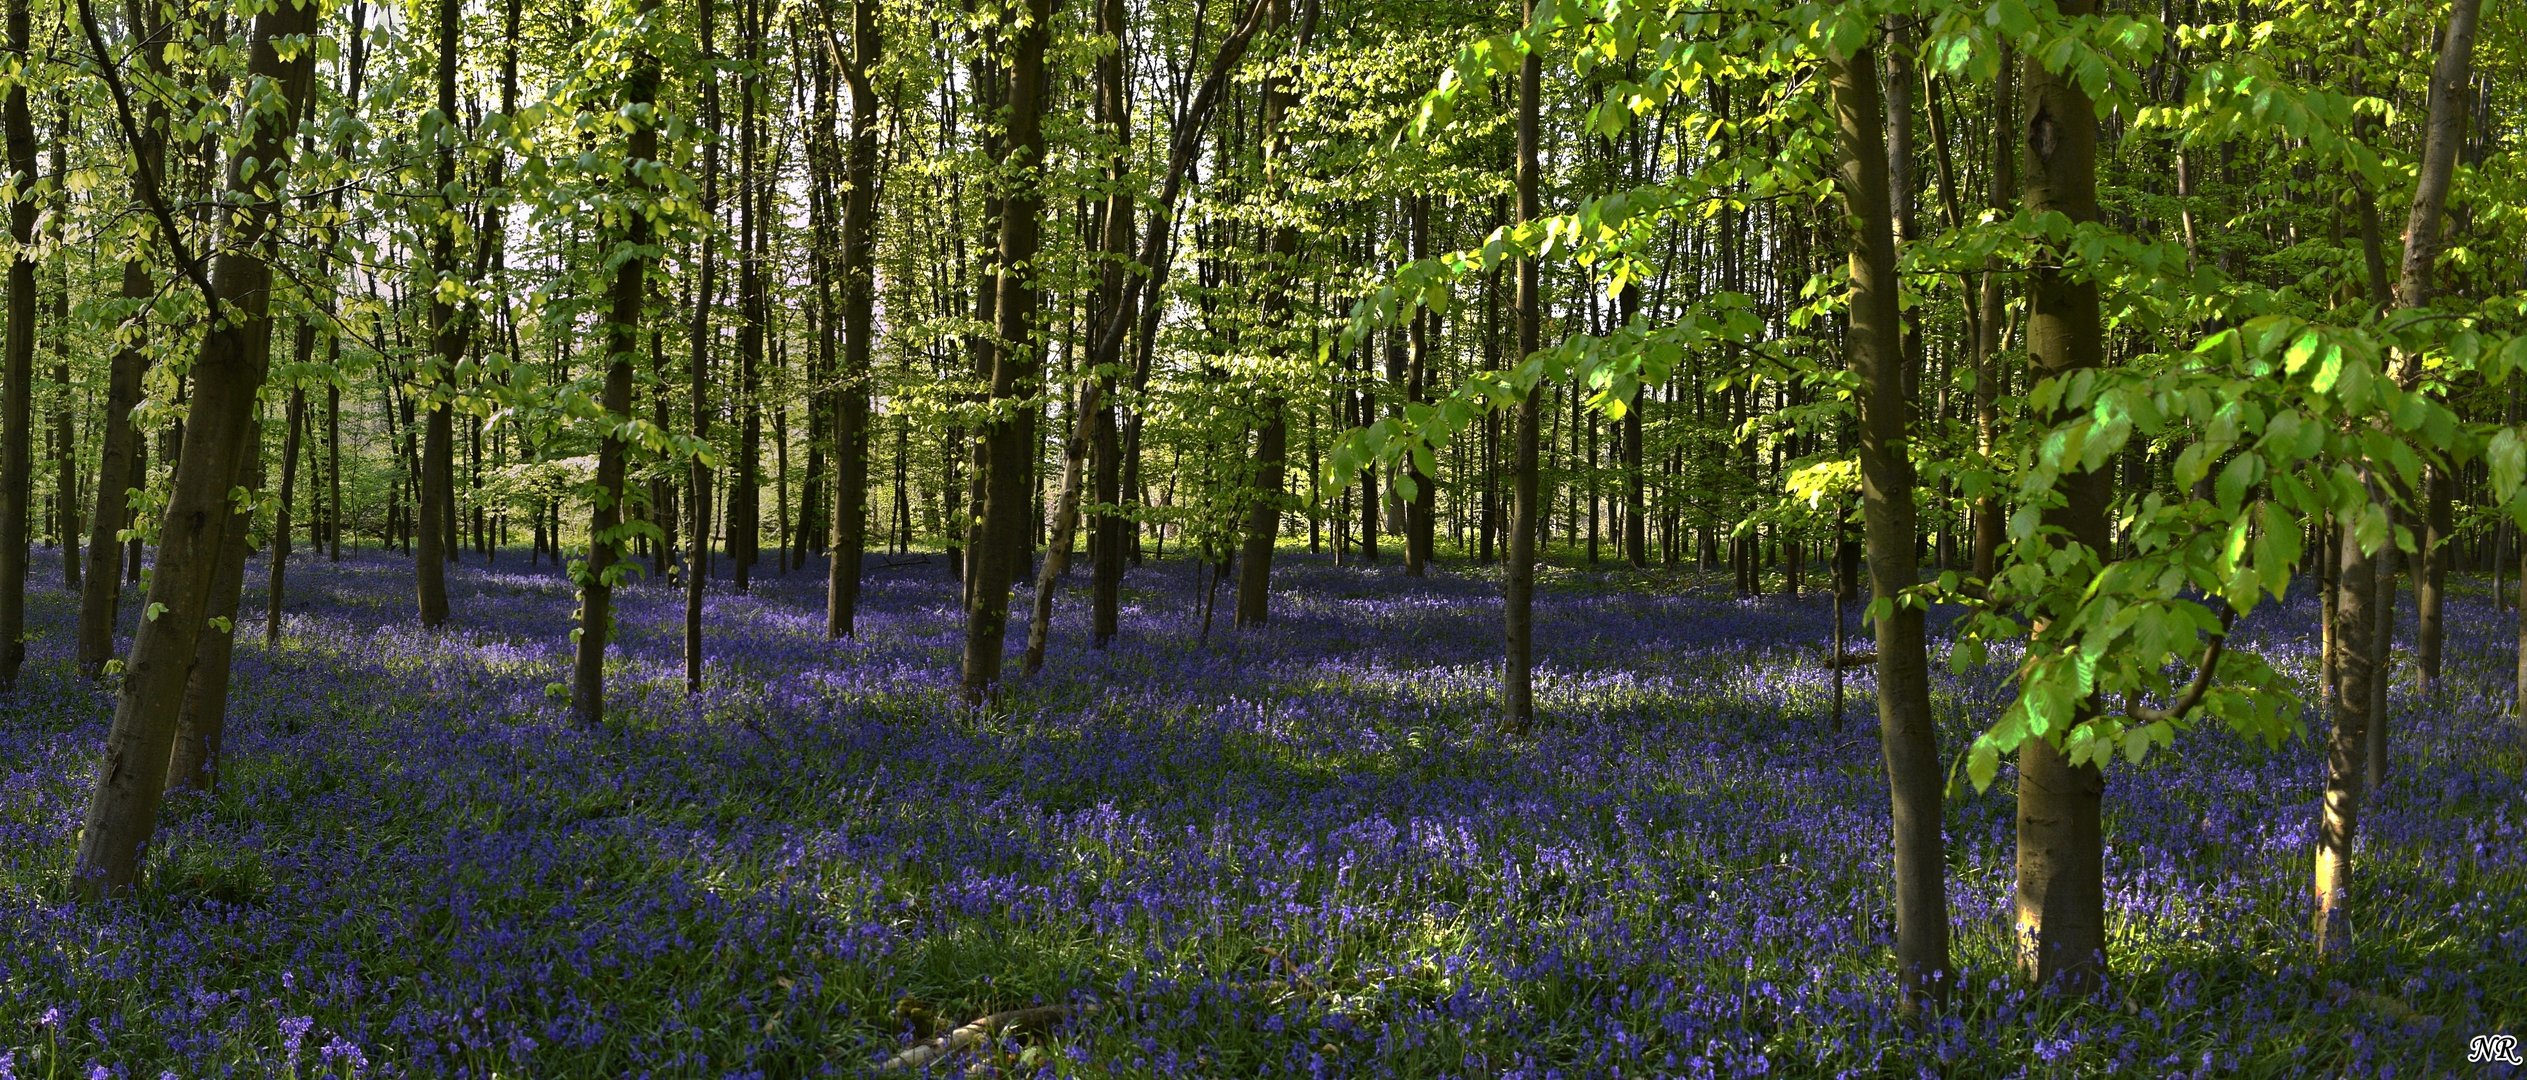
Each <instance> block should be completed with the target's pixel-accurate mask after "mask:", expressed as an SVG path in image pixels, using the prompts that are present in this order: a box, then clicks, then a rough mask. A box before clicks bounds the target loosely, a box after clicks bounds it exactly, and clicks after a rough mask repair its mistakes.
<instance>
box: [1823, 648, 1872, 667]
mask: <svg viewBox="0 0 2527 1080" xmlns="http://www.w3.org/2000/svg"><path fill="white" fill-rule="evenodd" d="M1877 662H1878V654H1877V653H1874V652H1847V653H1844V654H1842V655H1840V656H1828V657H1826V658H1825V670H1827V671H1843V670H1847V669H1850V668H1863V667H1868V666H1869V665H1871V664H1875V663H1877Z"/></svg>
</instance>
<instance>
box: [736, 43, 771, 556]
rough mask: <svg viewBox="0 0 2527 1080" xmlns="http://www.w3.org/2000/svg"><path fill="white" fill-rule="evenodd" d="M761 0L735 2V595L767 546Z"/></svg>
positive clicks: (764, 213)
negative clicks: (758, 63)
mask: <svg viewBox="0 0 2527 1080" xmlns="http://www.w3.org/2000/svg"><path fill="white" fill-rule="evenodd" d="M763 3H764V0H738V3H737V25H738V40H739V41H740V42H741V43H742V45H741V47H740V53H739V57H738V63H739V67H738V74H737V320H738V321H737V396H738V400H737V455H736V457H737V460H736V469H735V470H734V471H733V473H732V474H731V475H730V477H729V487H728V561H729V567H730V569H731V570H732V571H733V572H734V573H735V575H736V581H735V585H736V586H737V591H738V592H741V593H743V592H746V591H748V589H749V588H750V586H751V585H752V582H753V574H754V566H755V560H756V557H757V556H758V555H760V554H761V553H762V547H763V348H764V345H763V329H764V317H765V314H766V309H765V297H764V282H763V257H764V251H763V233H762V231H763V225H764V219H765V218H766V217H767V216H768V213H767V211H768V208H767V207H765V206H764V205H763V203H764V197H763V194H764V193H763V190H762V182H761V178H760V174H761V171H762V170H761V169H760V168H759V165H760V164H761V162H760V159H761V157H762V156H763V140H762V135H761V127H762V125H761V123H760V121H759V119H758V118H759V117H760V115H761V113H762V110H761V109H760V108H759V107H758V104H757V99H758V98H759V97H761V96H762V90H761V82H762V76H761V75H760V74H758V73H757V67H756V65H755V61H756V59H757V56H758V48H759V45H760V42H761V41H762V38H763V35H762V27H763V16H762V8H763Z"/></svg>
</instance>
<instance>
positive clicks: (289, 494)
mask: <svg viewBox="0 0 2527 1080" xmlns="http://www.w3.org/2000/svg"><path fill="white" fill-rule="evenodd" d="M315 337H316V327H315V324H313V323H309V322H303V321H302V322H300V323H299V324H298V358H299V363H300V364H301V365H304V364H306V363H307V360H308V358H309V355H310V354H311V353H313V352H314V351H315V345H316V343H315ZM288 423H289V430H288V433H287V434H286V435H284V436H283V437H282V439H281V501H280V504H279V505H278V506H276V507H275V508H274V511H273V515H272V572H271V573H270V574H268V575H266V577H265V579H264V587H263V591H264V597H263V643H264V644H265V645H266V646H270V645H274V644H277V643H279V641H280V640H281V604H282V598H283V597H284V596H285V595H287V589H286V587H285V583H286V582H287V581H288V579H289V578H288V575H289V562H290V501H291V500H292V499H293V498H295V497H296V495H297V491H298V445H299V440H300V438H301V437H302V436H303V434H304V433H305V431H306V428H307V391H306V389H305V388H303V387H297V386H293V387H290V404H289V420H288Z"/></svg>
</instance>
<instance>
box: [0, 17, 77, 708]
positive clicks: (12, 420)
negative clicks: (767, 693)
mask: <svg viewBox="0 0 2527 1080" xmlns="http://www.w3.org/2000/svg"><path fill="white" fill-rule="evenodd" d="M7 19H8V24H9V52H10V53H11V54H12V55H14V56H17V57H19V58H20V59H21V60H22V61H24V62H28V63H32V61H33V57H32V55H31V54H30V53H29V51H28V49H29V46H28V41H29V38H28V29H27V26H28V17H27V0H8V12H7ZM0 126H5V127H6V129H7V130H6V135H7V142H8V149H9V172H10V173H11V174H12V178H13V181H14V183H15V185H16V188H17V193H16V197H15V198H13V199H11V200H10V202H9V237H10V238H11V239H12V240H15V241H16V242H17V253H16V256H15V257H14V258H11V259H10V260H9V326H8V332H7V335H6V337H5V339H0V692H5V691H8V690H12V689H15V688H16V686H17V681H18V668H19V666H20V665H22V664H24V663H25V662H26V574H27V559H28V555H29V551H28V544H29V543H30V541H29V540H28V537H27V518H28V506H27V504H28V503H29V502H30V501H31V500H32V497H33V495H34V488H35V485H34V468H33V460H32V459H33V443H34V439H33V437H32V436H33V427H34V402H35V394H34V391H35V304H36V295H35V259H36V248H35V218H36V212H37V206H36V199H37V198H39V194H38V192H37V191H36V190H35V119H34V117H33V116H32V115H31V113H30V111H29V110H28V108H27V101H26V83H25V81H24V80H22V79H12V80H10V82H9V90H8V96H7V99H6V101H5V103H0ZM62 137H67V136H66V135H64V136H62Z"/></svg>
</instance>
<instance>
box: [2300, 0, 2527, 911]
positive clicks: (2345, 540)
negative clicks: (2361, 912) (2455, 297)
mask: <svg viewBox="0 0 2527 1080" xmlns="http://www.w3.org/2000/svg"><path fill="white" fill-rule="evenodd" d="M2480 10H2481V3H2480V0H2454V2H2453V3H2451V4H2450V5H2449V10H2448V29H2447V32H2446V33H2445V34H2443V35H2441V37H2440V52H2439V60H2438V63H2437V64H2436V65H2435V66H2434V67H2433V69H2432V71H2431V81H2430V109H2429V116H2428V118H2427V120H2426V121H2425V122H2424V124H2423V129H2422V130H2423V142H2422V162H2421V169H2420V172H2419V175H2418V176H2417V178H2416V180H2415V182H2414V187H2413V208H2412V213H2411V216H2410V217H2409V218H2408V219H2407V223H2406V227H2405V250H2404V262H2403V274H2402V276H2401V278H2400V279H2399V280H2398V282H2397V289H2396V295H2395V302H2396V303H2397V304H2398V305H2399V306H2402V307H2405V308H2419V307H2423V306H2426V305H2428V304H2429V303H2430V297H2431V290H2432V285H2433V276H2432V267H2433V265H2434V263H2435V262H2436V261H2437V258H2438V248H2439V243H2438V238H2439V217H2440V211H2441V210H2442V209H2443V208H2444V207H2445V206H2446V204H2447V199H2448V187H2449V183H2450V180H2451V177H2452V176H2453V174H2454V171H2455V167H2456V155H2457V143H2458V141H2459V135H2460V129H2461V128H2462V126H2463V121H2464V117H2463V115H2462V102H2461V98H2462V97H2463V92H2464V88H2465V87H2466V85H2467V84H2468V83H2469V82H2470V81H2471V78H2472V76H2471V71H2472V68H2473V64H2474V30H2475V19H2476V15H2477V13H2478V12H2479V11H2480ZM2364 246H2368V247H2373V248H2374V247H2375V246H2376V245H2370V244H2365V245H2364ZM2383 277H2384V274H2383V273H2382V272H2380V271H2379V270H2377V269H2375V268H2373V270H2372V273H2371V278H2372V281H2373V282H2376V281H2379V280H2382V279H2383ZM2372 287H2373V290H2374V288H2375V286H2374V284H2373V286H2372ZM2419 359H2420V358H2419V357H2404V358H2402V360H2401V363H2400V364H2399V370H2398V371H2397V372H2396V375H2397V378H2398V379H2399V380H2401V381H2405V382H2406V383H2407V384H2408V385H2409V384H2410V383H2411V381H2412V377H2414V376H2418V374H2419V370H2418V364H2419ZM2360 468H2361V470H2362V472H2363V474H2364V475H2369V476H2370V479H2371V485H2372V486H2371V488H2370V492H2371V497H2372V498H2373V499H2378V500H2383V499H2384V498H2385V495H2384V488H2383V487H2382V486H2380V479H2381V478H2378V477H2375V476H2374V475H2371V474H2372V473H2373V472H2374V470H2372V469H2370V468H2369V467H2368V465H2367V463H2360ZM2342 528H2343V534H2342V537H2341V540H2340V543H2341V547H2342V552H2341V555H2340V559H2341V563H2340V566H2341V568H2342V569H2341V572H2340V575H2339V576H2338V578H2337V579H2336V580H2337V584H2336V586H2335V588H2336V596H2335V620H2336V624H2335V629H2334V634H2335V639H2336V641H2337V642H2338V643H2339V644H2338V645H2337V647H2336V649H2335V664H2336V666H2337V670H2338V675H2337V678H2338V679H2339V681H2340V683H2341V687H2340V690H2339V692H2337V693H2336V694H2335V695H2334V701H2333V710H2332V711H2333V714H2334V715H2333V724H2334V730H2333V734H2332V736H2331V737H2330V738H2329V739H2328V741H2327V744H2326V757H2325V803H2324V807H2323V809H2322V811H2321V812H2320V817H2319V820H2318V831H2317V851H2316V873H2315V875H2314V881H2313V891H2314V892H2315V894H2316V897H2315V899H2316V914H2315V917H2314V919H2313V923H2312V926H2311V927H2310V929H2311V931H2312V933H2313V936H2314V937H2315V939H2316V948H2317V952H2318V954H2319V955H2321V956H2337V957H2339V956H2344V955H2348V954H2349V953H2350V951H2351V945H2352V924H2351V880H2352V847H2353V840H2354V838H2355V836H2356V835H2357V834H2358V832H2359V824H2360V810H2361V803H2362V801H2363V799H2364V798H2365V796H2366V792H2365V790H2364V789H2365V785H2364V780H2365V776H2364V774H2365V773H2366V772H2367V771H2368V765H2369V761H2368V759H2369V757H2370V755H2371V753H2372V752H2373V751H2372V750H2371V749H2370V734H2369V730H2368V729H2369V725H2370V724H2371V723H2373V722H2376V721H2379V720H2382V719H2383V717H2379V716H2377V715H2375V714H2376V710H2377V705H2378V704H2379V702H2380V698H2378V697H2377V696H2375V692H2376V688H2375V686H2374V685H2373V682H2374V681H2375V680H2379V679H2382V678H2383V677H2384V673H2383V672H2381V671H2378V670H2377V667H2376V661H2375V658H2374V657H2373V655H2372V654H2371V653H2370V652H2369V651H2368V650H2366V649H2363V648H2360V647H2359V646H2360V645H2361V644H2365V643H2369V642H2372V641H2374V640H2375V638H2376V635H2378V634H2379V633H2380V632H2381V629H2380V623H2381V622H2383V621H2384V620H2383V619H2382V618H2381V616H2382V615H2383V614H2384V613H2382V612H2376V611H2373V610H2371V606H2372V604H2373V603H2374V602H2375V600H2376V595H2375V594H2376V589H2377V581H2376V577H2377V575H2378V573H2379V568H2378V566H2377V565H2376V563H2377V561H2378V554H2379V553H2377V552H2368V551H2362V550H2361V548H2360V543H2359V541H2358V540H2357V538H2356V535H2355V534H2354V532H2353V531H2352V523H2351V522H2344V523H2343V525H2342ZM2522 618H2527V615H2523V616H2522ZM2521 635H2522V638H2521V640H2522V642H2527V622H2522V629H2521ZM2521 672H2522V675H2521V677H2522V679H2527V660H2522V661H2521ZM2382 749H2383V743H2382V744H2381V750H2382Z"/></svg>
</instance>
